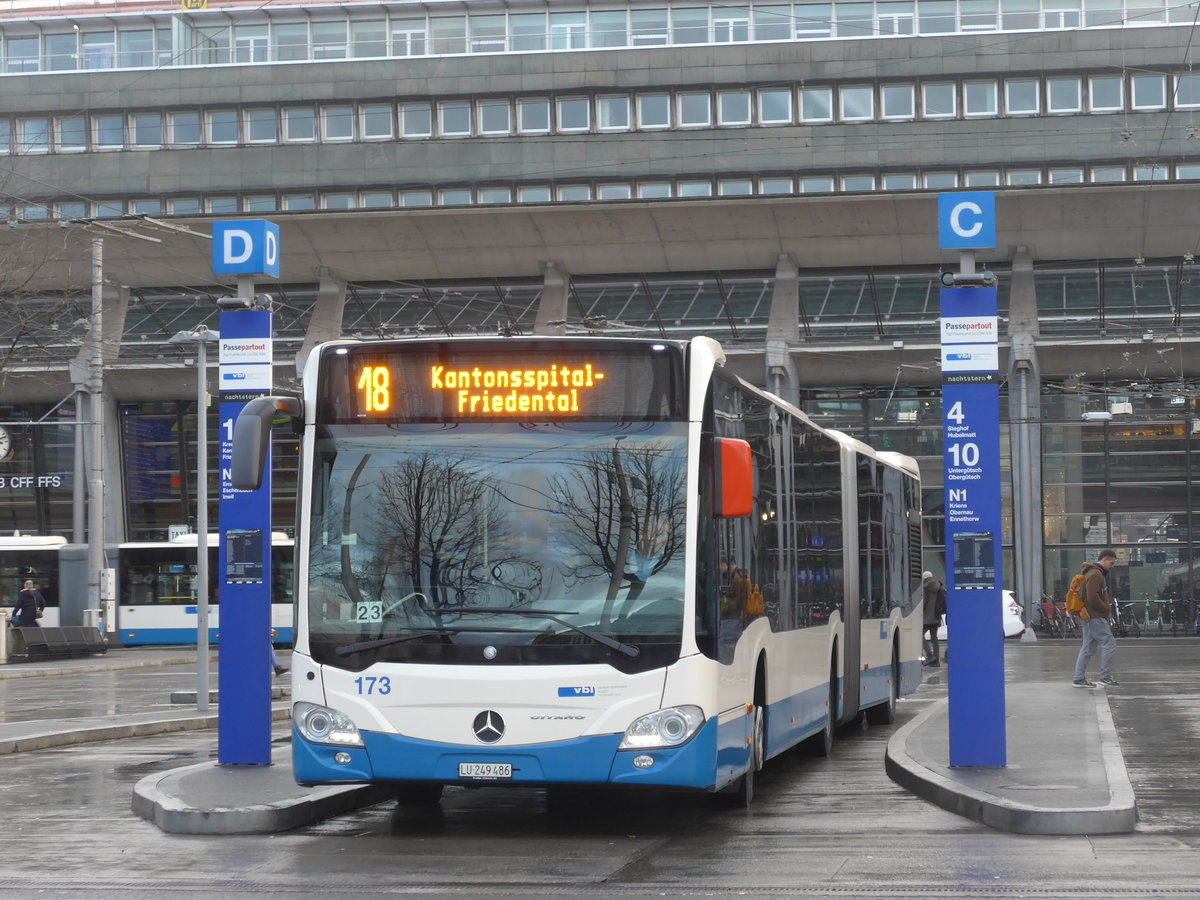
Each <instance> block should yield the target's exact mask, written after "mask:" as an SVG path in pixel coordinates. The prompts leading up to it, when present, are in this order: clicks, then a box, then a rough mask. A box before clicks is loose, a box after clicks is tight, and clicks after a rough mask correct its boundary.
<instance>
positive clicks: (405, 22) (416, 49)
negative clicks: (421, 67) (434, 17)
mask: <svg viewBox="0 0 1200 900" xmlns="http://www.w3.org/2000/svg"><path fill="white" fill-rule="evenodd" d="M427 39H428V29H427V28H426V25H425V19H424V18H420V19H416V18H413V19H393V20H392V56H424V55H425V48H426V46H427Z"/></svg>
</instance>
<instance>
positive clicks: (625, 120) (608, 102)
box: [596, 96, 629, 131]
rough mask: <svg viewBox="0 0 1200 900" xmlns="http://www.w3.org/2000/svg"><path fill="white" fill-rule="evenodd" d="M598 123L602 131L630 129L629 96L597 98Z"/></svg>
mask: <svg viewBox="0 0 1200 900" xmlns="http://www.w3.org/2000/svg"><path fill="white" fill-rule="evenodd" d="M596 124H597V125H598V126H599V128H600V130H601V131H628V130H629V98H628V97H626V96H620V97H600V98H599V99H597V100H596Z"/></svg>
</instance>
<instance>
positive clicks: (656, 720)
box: [618, 706, 704, 750]
mask: <svg viewBox="0 0 1200 900" xmlns="http://www.w3.org/2000/svg"><path fill="white" fill-rule="evenodd" d="M703 724H704V712H703V711H702V710H701V709H700V707H698V706H672V707H671V708H670V709H660V710H659V711H658V712H653V713H650V715H648V716H642V717H641V718H640V719H637V720H636V721H634V723H633V724H632V725H630V726H629V727H628V728H627V729H626V730H625V736H624V737H623V738H621V746H620V747H619V748H618V749H620V750H644V749H646V748H648V747H678V746H679V745H680V744H686V743H687V742H688V741H690V740H691V739H692V735H694V734H695V733H696V732H697V731H698V730H699V729H700V726H701V725H703Z"/></svg>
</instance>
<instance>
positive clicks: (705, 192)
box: [676, 181, 713, 197]
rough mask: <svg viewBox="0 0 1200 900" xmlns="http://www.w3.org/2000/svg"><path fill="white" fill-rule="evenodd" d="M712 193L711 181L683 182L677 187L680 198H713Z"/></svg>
mask: <svg viewBox="0 0 1200 900" xmlns="http://www.w3.org/2000/svg"><path fill="white" fill-rule="evenodd" d="M712 192H713V190H712V182H711V181H681V182H679V184H678V185H677V186H676V196H678V197H711V196H712Z"/></svg>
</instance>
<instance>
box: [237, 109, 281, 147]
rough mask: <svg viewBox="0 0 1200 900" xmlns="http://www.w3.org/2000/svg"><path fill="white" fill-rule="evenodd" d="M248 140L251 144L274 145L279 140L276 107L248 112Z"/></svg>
mask: <svg viewBox="0 0 1200 900" xmlns="http://www.w3.org/2000/svg"><path fill="white" fill-rule="evenodd" d="M244 127H245V129H246V140H247V142H249V143H251V144H273V143H275V142H276V141H278V140H279V119H278V116H277V115H276V112H275V109H274V107H272V108H270V109H248V110H246V122H245V126H244Z"/></svg>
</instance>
